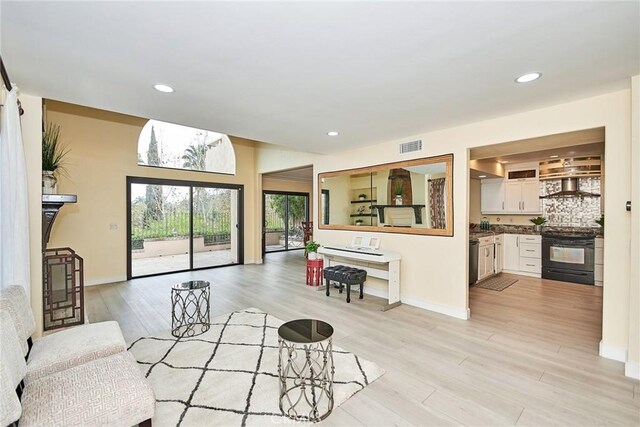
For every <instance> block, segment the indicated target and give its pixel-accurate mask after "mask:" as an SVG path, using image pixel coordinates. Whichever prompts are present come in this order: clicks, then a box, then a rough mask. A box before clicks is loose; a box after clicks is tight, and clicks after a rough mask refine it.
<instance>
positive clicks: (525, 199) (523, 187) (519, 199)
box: [480, 163, 541, 215]
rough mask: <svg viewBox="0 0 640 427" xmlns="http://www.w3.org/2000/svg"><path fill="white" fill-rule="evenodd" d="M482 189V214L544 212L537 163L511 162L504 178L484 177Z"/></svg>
mask: <svg viewBox="0 0 640 427" xmlns="http://www.w3.org/2000/svg"><path fill="white" fill-rule="evenodd" d="M480 191H481V194H480V211H481V212H482V213H483V214H523V215H528V214H539V213H540V212H541V210H540V181H539V180H538V164H537V163H529V164H518V165H511V166H510V167H508V168H507V170H506V173H505V178H504V179H503V178H497V179H483V180H482V183H481V186H480Z"/></svg>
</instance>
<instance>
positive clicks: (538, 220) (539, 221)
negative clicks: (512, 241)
mask: <svg viewBox="0 0 640 427" xmlns="http://www.w3.org/2000/svg"><path fill="white" fill-rule="evenodd" d="M529 221H531V222H532V223H533V230H534V231H541V230H542V226H543V225H544V224H545V223H546V222H547V220H546V218H544V217H541V216H538V217H535V218H531V219H530V220H529Z"/></svg>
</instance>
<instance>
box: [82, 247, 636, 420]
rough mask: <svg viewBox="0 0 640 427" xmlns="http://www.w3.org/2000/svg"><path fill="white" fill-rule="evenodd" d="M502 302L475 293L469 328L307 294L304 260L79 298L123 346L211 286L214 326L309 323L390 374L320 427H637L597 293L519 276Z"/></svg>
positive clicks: (141, 283)
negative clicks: (193, 290) (231, 317)
mask: <svg viewBox="0 0 640 427" xmlns="http://www.w3.org/2000/svg"><path fill="white" fill-rule="evenodd" d="M518 278H519V280H518V282H516V283H515V284H514V285H512V286H511V287H509V288H508V289H506V290H504V291H502V292H495V291H490V290H484V289H476V288H473V289H471V292H470V304H471V315H472V318H471V320H468V321H464V320H457V319H453V318H450V317H447V316H444V315H440V314H436V313H432V312H428V311H424V310H421V309H418V308H414V307H411V306H408V305H402V306H400V307H398V308H395V309H393V310H390V311H387V312H381V311H380V310H379V308H380V306H381V305H382V303H383V300H381V299H379V298H375V297H371V296H369V295H365V299H364V300H363V301H360V300H358V299H357V298H355V299H352V303H351V304H347V303H346V301H345V299H344V295H339V294H338V293H337V292H333V293H332V295H331V297H330V298H327V297H326V296H325V295H324V293H323V292H317V291H315V290H314V289H312V288H310V287H307V286H305V285H304V258H303V257H302V252H300V251H296V252H291V253H274V254H269V255H267V261H266V263H265V264H264V265H246V266H235V267H225V268H218V269H212V270H207V271H198V272H191V273H180V274H174V275H166V276H158V277H155V278H145V279H137V280H131V281H128V282H122V283H117V284H111V285H102V286H93V287H88V288H87V289H86V304H87V312H88V315H89V319H90V320H91V321H92V322H96V321H102V320H117V321H118V322H119V323H120V326H121V328H122V330H123V333H124V334H125V338H126V339H127V340H128V341H132V340H134V339H136V338H138V337H140V336H144V335H149V334H152V333H155V332H159V331H162V330H167V329H169V328H170V326H171V325H170V322H171V319H170V315H171V314H170V313H171V306H170V301H169V294H170V291H169V289H170V287H171V285H172V284H173V283H176V282H178V281H183V280H189V279H204V280H209V281H210V282H211V283H212V297H211V302H212V316H216V315H219V314H223V313H228V312H230V311H233V310H238V309H242V308H247V307H257V308H260V309H261V310H263V311H265V312H267V313H269V314H272V315H274V316H276V317H279V318H280V319H283V320H290V319H294V318H300V317H315V318H319V319H323V320H327V321H329V322H330V323H331V324H332V325H333V326H334V328H335V335H334V343H335V344H336V345H338V346H340V347H342V348H344V349H346V350H349V351H352V352H355V353H356V354H358V355H360V356H362V357H365V358H367V359H369V360H372V361H374V362H376V363H378V364H379V365H380V366H382V367H383V368H384V369H385V370H386V374H385V375H383V376H382V377H381V378H380V379H378V380H377V381H375V382H374V383H373V384H371V385H369V386H368V387H367V388H365V389H364V390H363V391H361V392H360V393H358V394H356V395H355V396H353V397H352V398H351V399H349V400H348V401H347V402H345V403H344V404H343V405H341V406H340V407H338V408H336V409H335V410H334V412H333V413H332V414H331V416H330V417H329V418H328V419H327V420H325V421H324V422H323V423H322V424H323V425H349V426H353V425H367V426H382V425H385V426H386V425H420V426H432V425H433V426H435V425H438V426H440V425H461V424H464V425H487V426H495V425H518V426H525V425H529V426H548V425H575V426H591V425H627V426H638V425H640V385H639V382H638V381H635V380H631V379H629V378H627V377H625V376H624V374H623V371H624V366H623V364H622V363H619V362H614V361H610V360H607V359H603V358H601V357H599V356H598V342H599V341H600V329H601V322H602V320H601V318H602V315H601V313H602V310H601V307H602V289H601V288H597V287H593V286H582V285H573V284H567V283H561V282H554V281H547V280H542V279H532V278H526V277H521V276H518Z"/></svg>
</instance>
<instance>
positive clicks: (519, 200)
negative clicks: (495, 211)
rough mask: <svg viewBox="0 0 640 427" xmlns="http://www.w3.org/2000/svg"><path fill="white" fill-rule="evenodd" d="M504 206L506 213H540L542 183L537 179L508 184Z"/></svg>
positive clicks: (506, 185)
mask: <svg viewBox="0 0 640 427" xmlns="http://www.w3.org/2000/svg"><path fill="white" fill-rule="evenodd" d="M504 206H505V211H504V213H516V214H535V213H540V182H539V181H538V180H537V179H535V180H522V181H512V182H507V183H506V184H505V196H504Z"/></svg>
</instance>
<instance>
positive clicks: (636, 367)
mask: <svg viewBox="0 0 640 427" xmlns="http://www.w3.org/2000/svg"><path fill="white" fill-rule="evenodd" d="M624 375H625V376H627V377H630V378H634V379H636V380H640V363H638V362H626V363H625V364H624Z"/></svg>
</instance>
